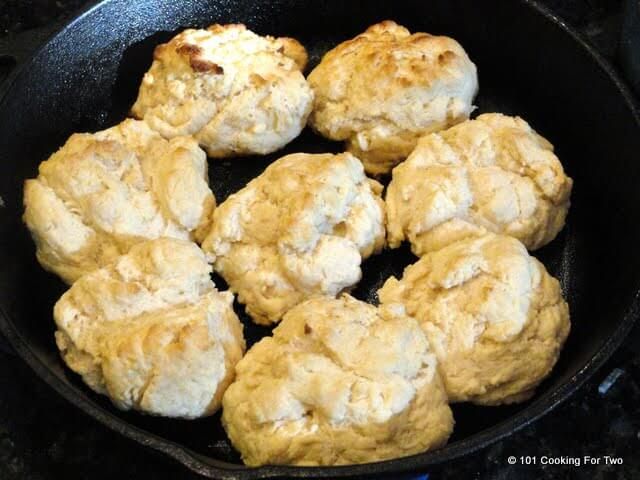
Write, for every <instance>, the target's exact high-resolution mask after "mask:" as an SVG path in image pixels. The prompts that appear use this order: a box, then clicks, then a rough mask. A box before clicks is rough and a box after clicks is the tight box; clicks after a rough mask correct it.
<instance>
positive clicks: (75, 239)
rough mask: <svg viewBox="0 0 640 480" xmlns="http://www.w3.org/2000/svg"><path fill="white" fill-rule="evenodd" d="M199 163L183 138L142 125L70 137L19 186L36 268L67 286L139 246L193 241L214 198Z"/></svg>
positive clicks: (198, 153)
mask: <svg viewBox="0 0 640 480" xmlns="http://www.w3.org/2000/svg"><path fill="white" fill-rule="evenodd" d="M208 181H209V179H208V176H207V158H206V155H205V153H204V152H203V151H202V150H200V148H199V147H198V144H197V143H196V142H195V141H194V140H192V139H190V138H187V137H179V138H175V139H173V140H171V141H167V140H164V139H163V138H162V137H161V136H160V135H158V134H157V133H155V132H154V131H153V130H151V129H150V128H149V127H148V126H147V125H146V124H145V123H144V122H140V121H136V120H125V121H124V122H123V123H121V124H119V125H117V126H115V127H113V128H109V129H108V130H103V131H101V132H98V133H95V134H88V133H83V134H75V135H72V136H71V137H70V138H69V140H68V141H67V143H66V144H65V145H64V146H63V147H62V148H61V149H60V150H58V152H56V153H54V154H53V155H52V156H51V157H50V158H49V159H48V160H47V161H45V162H43V163H41V164H40V168H39V175H38V178H36V179H31V180H27V181H26V182H25V185H24V205H25V212H24V221H25V223H26V224H27V227H29V230H31V234H32V236H33V239H34V240H35V243H36V247H37V252H36V255H37V257H38V260H39V261H40V264H41V265H42V266H43V267H44V268H45V269H46V270H49V271H52V272H54V273H56V274H58V275H59V276H60V277H62V279H63V280H64V281H66V282H67V283H73V282H74V281H75V280H76V279H78V278H79V277H80V276H82V275H84V274H86V273H88V272H91V271H93V270H95V269H97V268H100V267H102V266H104V265H106V264H108V263H110V262H112V261H113V260H115V259H116V258H117V257H118V255H120V254H123V253H126V252H127V251H128V250H129V248H131V246H132V245H134V244H136V243H138V242H141V241H143V240H147V239H153V238H158V237H164V236H166V237H173V238H180V239H201V237H202V234H203V233H206V231H208V227H209V222H210V217H211V213H212V211H213V209H214V208H215V198H214V196H213V193H211V190H210V189H209V184H208Z"/></svg>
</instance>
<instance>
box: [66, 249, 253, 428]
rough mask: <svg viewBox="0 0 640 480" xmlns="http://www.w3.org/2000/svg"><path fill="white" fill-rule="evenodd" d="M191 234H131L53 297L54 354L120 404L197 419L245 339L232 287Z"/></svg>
mask: <svg viewBox="0 0 640 480" xmlns="http://www.w3.org/2000/svg"><path fill="white" fill-rule="evenodd" d="M210 271H211V267H210V266H209V265H208V263H207V262H206V259H205V257H204V254H203V253H202V251H201V250H200V249H199V248H198V247H197V246H196V245H195V244H193V243H190V242H186V241H181V240H173V239H167V238H163V239H158V240H152V241H149V242H144V243H140V244H138V245H136V246H134V247H132V248H131V250H130V251H129V253H128V254H126V255H123V256H121V257H119V258H118V259H117V260H116V262H115V263H113V264H110V265H109V266H107V267H104V268H102V269H100V270H96V271H94V272H92V273H90V274H88V275H85V276H84V277H82V278H80V279H79V280H78V281H77V282H76V283H75V284H74V285H73V286H72V287H71V288H70V289H69V290H68V291H67V292H66V293H65V294H64V295H63V296H62V297H61V298H60V300H59V301H58V303H56V306H55V308H54V318H55V321H56V325H57V327H58V330H57V332H56V343H57V345H58V348H59V349H60V352H61V353H62V358H63V359H64V361H65V362H66V363H67V365H69V367H70V368H71V369H72V370H73V371H75V372H76V373H78V374H80V375H82V378H83V379H84V381H85V382H86V383H87V385H89V386H90V387H91V388H92V389H93V390H95V391H96V392H98V393H102V394H105V395H108V396H109V397H110V398H111V400H112V401H113V403H114V404H115V405H116V406H117V407H119V408H121V409H124V410H128V409H135V410H139V411H142V412H146V413H150V414H154V415H163V416H167V417H181V418H196V417H201V416H204V415H209V414H211V413H213V412H215V411H216V410H217V409H218V408H219V407H220V402H221V399H222V394H223V393H224V391H225V389H226V387H227V386H228V385H229V384H230V383H231V381H232V380H233V377H234V366H235V364H236V363H237V362H238V361H239V360H240V358H241V357H242V354H243V352H244V349H245V342H244V338H243V335H242V324H241V323H240V321H239V320H238V317H237V316H236V315H235V313H234V312H233V308H232V303H233V294H231V293H230V292H218V291H217V290H216V289H215V285H214V284H213V282H211V279H210V277H209V273H210Z"/></svg>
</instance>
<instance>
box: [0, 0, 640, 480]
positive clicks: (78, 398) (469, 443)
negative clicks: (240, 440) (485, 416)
mask: <svg viewBox="0 0 640 480" xmlns="http://www.w3.org/2000/svg"><path fill="white" fill-rule="evenodd" d="M110 1H111V0H93V1H91V2H89V4H88V5H86V6H85V7H83V8H82V9H80V10H79V11H78V12H77V14H76V16H75V17H74V18H72V19H70V20H68V21H67V22H66V23H64V24H63V26H62V27H61V28H59V29H58V30H56V31H55V32H54V33H52V34H51V35H49V36H48V37H47V38H46V39H45V40H44V42H43V43H42V45H40V46H39V47H38V48H37V49H36V50H35V51H34V52H33V53H32V54H31V55H29V56H28V58H26V59H25V61H24V62H23V63H22V64H20V65H18V66H17V67H16V68H15V69H14V70H13V72H11V74H10V75H9V76H8V78H6V79H5V81H4V82H2V85H0V108H1V107H2V105H3V103H4V102H5V99H6V98H7V96H8V95H9V93H10V92H11V89H12V87H13V85H14V84H15V83H16V82H17V81H19V80H20V77H21V75H22V73H23V72H24V71H25V70H26V68H27V66H28V65H30V64H31V63H32V62H33V60H34V59H35V58H36V57H37V56H39V55H40V54H41V53H42V51H43V50H44V49H45V47H46V46H47V45H48V44H49V43H50V42H51V41H52V40H53V39H54V38H55V37H56V36H58V35H59V34H61V33H63V32H64V31H66V30H67V29H68V28H71V27H73V26H74V25H75V24H76V23H78V22H81V21H83V20H84V19H85V17H87V16H88V15H89V14H91V12H93V11H94V10H97V9H98V8H100V7H101V5H102V4H106V3H109V2H110ZM519 1H520V2H521V3H522V4H524V5H525V6H526V7H527V8H531V10H532V11H533V14H534V15H540V16H542V17H543V19H544V20H546V21H548V22H551V23H552V24H554V25H555V26H556V27H557V28H559V29H560V30H561V31H562V32H563V33H564V34H567V35H569V36H570V37H571V39H572V40H573V41H574V42H575V43H577V44H578V45H579V48H581V49H583V50H585V51H586V52H587V53H588V54H589V56H590V57H591V59H592V60H594V61H595V62H596V64H597V65H598V67H599V68H600V69H602V70H603V71H604V73H605V74H606V75H607V77H608V78H609V80H610V81H612V82H613V84H614V85H615V87H616V89H617V90H618V93H619V94H620V95H621V96H622V98H623V100H624V103H625V104H626V106H627V107H628V109H629V111H630V113H631V114H632V117H633V118H634V119H635V124H636V127H638V130H639V131H640V105H639V104H638V103H637V100H636V98H635V97H634V95H633V94H632V93H631V90H630V89H629V87H628V86H627V84H626V82H625V81H624V80H623V79H622V78H621V76H620V74H619V73H618V72H617V70H616V69H615V68H614V67H613V65H612V64H611V63H610V62H609V61H608V60H607V59H605V58H604V57H603V56H602V55H601V54H600V53H599V52H598V51H597V50H596V49H595V47H594V46H592V45H591V44H590V43H589V42H588V41H587V40H586V39H585V38H584V37H583V36H582V34H580V33H579V32H578V31H577V30H576V29H575V28H573V27H571V26H569V25H568V24H567V23H566V22H565V21H564V20H562V19H561V18H559V17H558V16H557V15H556V14H555V13H553V12H552V11H551V10H550V9H549V8H547V7H546V6H544V5H542V4H540V3H538V1H537V0H519ZM639 287H640V279H639V280H637V281H636V285H635V295H634V297H633V299H632V300H631V301H630V302H629V305H628V308H627V309H626V311H625V313H624V315H623V316H622V320H621V322H620V325H619V326H618V327H617V329H616V330H615V332H614V333H613V335H611V336H610V337H609V339H608V340H607V341H606V342H605V343H604V344H603V345H602V347H601V348H600V349H599V350H598V351H596V353H595V354H594V355H593V356H592V357H591V359H589V361H587V363H586V364H585V365H584V366H583V367H582V368H581V369H580V370H579V371H578V372H577V373H576V374H575V375H574V376H573V377H572V378H571V379H570V380H569V381H567V382H566V383H564V384H563V385H561V386H560V387H558V388H557V389H556V390H555V391H552V392H550V393H548V394H547V395H545V396H543V397H540V398H538V399H537V400H534V401H533V403H531V404H530V405H529V406H527V407H526V408H524V409H523V410H522V411H520V412H518V413H516V414H515V415H514V416H512V417H510V418H509V419H507V420H504V421H503V422H501V423H499V424H497V425H494V426H492V427H491V428H488V429H485V430H483V431H481V432H479V433H476V434H474V435H472V436H470V437H468V438H465V439H462V440H459V441H458V442H456V443H454V444H451V445H447V446H445V447H443V448H442V449H439V450H434V451H431V452H425V453H420V454H416V455H411V456H408V457H402V458H398V459H393V460H386V461H382V462H374V463H366V464H358V465H346V466H338V467H294V466H262V467H247V466H244V465H235V464H230V463H226V462H223V461H221V460H215V459H212V458H208V457H206V456H205V455H202V454H198V453H196V452H194V451H193V450H191V449H189V448H187V447H184V446H182V445H180V444H177V443H175V442H173V441H171V440H168V439H163V438H161V437H159V436H157V435H155V434H152V433H150V432H147V431H146V430H144V429H141V428H138V427H136V426H134V425H132V424H130V423H128V422H126V421H125V420H123V419H120V418H119V417H118V416H117V415H115V414H114V413H111V412H110V411H109V410H107V409H105V408H102V407H101V406H99V405H98V404H96V403H94V402H93V401H92V400H91V399H90V398H89V397H87V396H86V395H84V394H82V393H80V392H79V391H78V390H77V389H76V388H75V387H73V386H72V385H69V384H66V383H64V382H62V381H61V380H60V379H58V378H57V376H56V375H55V374H54V373H53V371H52V370H50V368H49V367H48V366H47V365H46V364H45V363H44V362H43V361H42V360H41V359H40V358H39V357H38V355H37V354H36V353H35V352H34V351H33V350H32V348H31V346H30V344H29V342H28V341H27V340H25V339H24V338H23V337H22V336H21V335H20V333H19V332H18V330H17V329H16V327H15V326H14V324H13V322H12V321H11V319H10V317H9V315H7V313H6V311H5V308H4V306H3V305H0V332H2V333H3V334H4V336H5V337H6V339H7V340H8V342H9V344H10V345H11V346H12V347H13V349H14V350H15V352H16V353H17V354H18V355H19V356H20V357H21V358H22V359H23V360H24V361H25V362H26V363H27V364H28V365H29V367H31V369H32V370H33V371H34V372H35V373H36V375H37V376H38V377H40V379H42V380H44V382H45V383H46V384H47V385H49V386H50V387H51V388H53V389H54V390H55V391H56V392H57V393H58V394H59V395H61V396H62V397H63V398H65V399H66V400H67V401H69V402H70V403H71V404H73V405H74V406H75V407H77V408H79V409H80V410H81V411H82V412H83V413H85V414H86V415H89V416H90V417H92V418H94V419H96V420H98V421H99V422H100V423H101V424H103V425H105V426H106V427H108V428H109V429H111V430H112V431H115V432H117V433H119V434H120V435H123V436H124V437H127V438H129V439H131V440H133V441H135V442H136V443H138V444H140V445H143V446H145V447H149V448H151V449H153V450H155V451H156V452H160V453H163V454H165V455H167V456H168V457H170V458H172V459H173V460H176V461H177V462H179V463H181V464H183V465H184V466H186V467H187V468H189V469H190V470H191V471H193V472H195V473H198V474H201V475H204V476H206V477H209V478H219V479H221V480H227V479H228V480H232V479H233V480H235V479H258V478H274V477H284V476H286V477H291V476H293V477H296V478H311V477H318V478H334V477H336V476H340V477H345V476H355V475H367V474H374V475H375V474H389V473H400V472H408V471H417V470H425V469H427V468H429V467H434V466H436V465H439V464H442V463H444V462H447V461H450V460H454V459H458V458H460V457H462V456H465V455H468V454H471V453H473V452H476V451H478V450H480V449H482V448H485V447H487V446H489V445H491V444H493V443H495V442H497V441H498V440H501V439H503V438H505V437H506V436H508V435H511V434H512V433H515V432H517V431H519V430H521V429H523V428H524V427H526V426H528V425H530V424H531V423H533V422H534V421H536V420H538V419H539V418H541V417H542V416H543V415H546V414H547V413H548V412H550V411H551V410H553V409H554V408H555V407H557V406H558V405H559V404H560V403H562V402H564V401H566V400H567V399H568V398H570V397H571V396H572V395H573V394H575V393H576V392H577V391H578V390H579V389H580V387H581V386H582V385H584V383H585V382H586V381H587V380H588V379H589V378H591V377H592V376H593V375H594V374H595V373H596V372H597V371H598V370H599V369H600V368H601V367H602V365H603V364H604V363H605V362H606V361H607V360H608V359H609V358H610V357H611V355H612V354H613V353H614V352H615V351H616V350H617V349H618V347H619V346H620V345H621V344H622V342H623V341H624V339H625V338H626V337H627V335H628V333H629V332H630V331H631V329H632V328H633V326H634V324H635V322H636V319H637V317H638V314H639V313H640V289H639Z"/></svg>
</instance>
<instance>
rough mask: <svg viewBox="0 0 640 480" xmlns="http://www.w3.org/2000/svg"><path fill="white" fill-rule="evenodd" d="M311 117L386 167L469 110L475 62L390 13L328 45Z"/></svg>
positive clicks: (316, 77) (373, 166) (377, 168)
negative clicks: (331, 46) (387, 18)
mask: <svg viewBox="0 0 640 480" xmlns="http://www.w3.org/2000/svg"><path fill="white" fill-rule="evenodd" d="M308 81H309V84H310V85H311V88H312V89H313V91H314V93H315V100H314V107H313V112H312V114H311V116H310V117H309V123H310V125H311V126H312V127H313V128H314V129H315V130H317V131H318V132H319V133H320V134H321V135H323V136H325V137H327V138H330V139H332V140H345V141H346V144H347V149H348V150H349V151H350V152H351V153H353V154H354V155H355V156H356V157H358V158H359V159H360V160H362V161H363V163H364V165H365V169H366V170H367V172H369V173H372V174H383V173H388V172H389V171H391V169H392V168H393V167H394V166H395V165H396V164H398V163H399V162H401V161H402V160H404V159H405V158H406V157H407V155H409V153H410V152H411V150H413V147H415V145H416V142H417V141H418V138H419V137H420V136H422V135H424V134H426V133H429V132H434V131H437V130H441V129H444V128H447V127H449V126H451V125H454V124H456V123H459V122H461V121H463V120H466V119H467V118H469V114H470V113H471V111H472V109H473V106H472V101H473V98H474V96H475V94H476V92H477V90H478V78H477V73H476V67H475V65H474V64H473V63H472V62H471V60H469V57H468V56H467V54H466V53H465V51H464V49H463V48H462V47H461V46H460V44H458V42H456V41H455V40H453V39H451V38H448V37H441V36H433V35H429V34H427V33H414V34H411V33H410V32H409V31H408V30H407V29H406V28H404V27H402V26H400V25H397V24H396V23H394V22H392V21H385V22H382V23H379V24H376V25H373V26H371V27H369V28H368V29H367V30H366V31H365V32H364V33H362V34H361V35H358V36H357V37H355V38H353V39H351V40H348V41H346V42H343V43H341V44H340V45H338V46H337V47H335V48H334V49H333V50H331V51H329V52H328V53H327V54H326V55H325V56H324V57H323V58H322V61H321V62H320V64H319V65H318V66H317V67H316V68H315V69H314V70H313V71H312V72H311V74H310V75H309V78H308Z"/></svg>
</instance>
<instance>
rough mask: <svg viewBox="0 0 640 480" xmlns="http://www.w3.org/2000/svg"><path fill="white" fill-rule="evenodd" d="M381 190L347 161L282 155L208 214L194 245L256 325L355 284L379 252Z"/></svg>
mask: <svg viewBox="0 0 640 480" xmlns="http://www.w3.org/2000/svg"><path fill="white" fill-rule="evenodd" d="M381 191H382V186H381V185H380V184H379V183H377V182H375V181H374V180H370V179H368V178H367V177H366V176H365V175H364V171H363V168H362V164H361V163H360V162H359V161H358V160H357V159H356V158H355V157H354V156H352V155H351V154H349V153H343V154H339V155H332V154H317V155H312V154H305V153H296V154H292V155H287V156H285V157H282V158H281V159H279V160H277V161H276V162H274V163H272V164H271V165H270V166H269V167H268V168H267V169H266V170H265V171H264V173H263V174H262V175H260V176H259V177H257V178H255V179H254V180H252V181H251V182H249V184H248V185H247V186H246V187H245V188H243V189H242V190H240V191H239V192H237V193H235V194H233V195H231V196H230V197H229V198H228V199H227V200H226V201H225V202H224V203H222V204H221V205H220V206H219V207H218V208H217V209H216V211H215V213H214V216H213V227H212V229H211V231H210V233H209V235H208V236H207V237H206V239H205V241H204V242H203V244H202V248H203V250H204V251H205V252H206V253H207V254H208V255H209V259H210V261H212V262H213V265H214V269H215V270H216V271H217V272H218V273H219V274H220V275H222V276H223V277H224V279H225V280H226V281H227V283H228V284H229V288H230V289H231V290H232V291H233V292H235V293H237V294H238V299H239V301H240V302H241V303H244V304H245V305H246V308H247V312H248V314H249V315H251V317H252V318H253V319H254V321H256V322H257V323H261V324H269V323H275V322H277V321H279V320H280V317H282V315H283V314H284V313H285V312H286V311H287V310H288V309H290V308H291V307H293V306H295V305H296V304H298V303H300V302H302V301H303V300H305V299H307V298H309V297H310V296H313V295H329V296H335V295H337V294H338V293H339V292H340V291H342V290H344V289H346V288H349V287H351V286H353V285H355V284H356V283H357V282H358V281H359V280H360V278H361V276H362V273H361V270H360V264H361V262H362V259H363V258H366V257H368V256H369V255H371V254H372V253H374V252H377V251H379V250H380V249H381V248H382V247H383V245H384V236H385V231H384V204H383V202H382V199H381V198H380V193H381Z"/></svg>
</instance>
